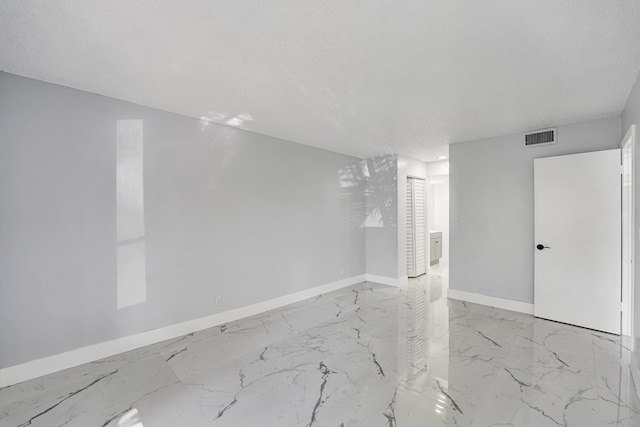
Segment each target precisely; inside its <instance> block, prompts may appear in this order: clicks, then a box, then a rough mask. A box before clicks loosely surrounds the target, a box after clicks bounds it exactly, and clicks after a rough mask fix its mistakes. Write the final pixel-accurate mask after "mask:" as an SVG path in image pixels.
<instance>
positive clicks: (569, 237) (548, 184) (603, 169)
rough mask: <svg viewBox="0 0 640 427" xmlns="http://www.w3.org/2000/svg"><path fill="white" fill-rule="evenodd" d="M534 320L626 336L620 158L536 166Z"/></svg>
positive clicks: (589, 157)
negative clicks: (623, 327)
mask: <svg viewBox="0 0 640 427" xmlns="http://www.w3.org/2000/svg"><path fill="white" fill-rule="evenodd" d="M534 185H535V245H536V248H535V249H534V252H535V279H534V283H535V292H534V314H535V315H536V316H537V317H542V318H545V319H550V320H556V321H559V322H564V323H569V324H572V325H577V326H583V327H586V328H591V329H596V330H600V331H605V332H611V333H614V334H619V333H620V295H621V292H620V259H621V258H620V245H621V242H620V215H621V208H620V203H621V196H620V150H619V149H616V150H606V151H597V152H592V153H581V154H573V155H568V156H559V157H549V158H544V159H535V160H534Z"/></svg>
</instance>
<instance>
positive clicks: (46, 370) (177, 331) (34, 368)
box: [0, 274, 368, 388]
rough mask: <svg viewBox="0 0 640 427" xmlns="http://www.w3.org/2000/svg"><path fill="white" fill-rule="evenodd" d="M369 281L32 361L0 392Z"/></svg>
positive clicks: (0, 378) (4, 379) (3, 377)
mask: <svg viewBox="0 0 640 427" xmlns="http://www.w3.org/2000/svg"><path fill="white" fill-rule="evenodd" d="M365 280H368V279H366V275H365V274H360V275H358V276H353V277H349V278H347V279H342V280H338V281H336V282H332V283H327V284H325V285H321V286H316V287H314V288H311V289H306V290H304V291H300V292H295V293H293V294H289V295H284V296H281V297H278V298H273V299H270V300H267V301H262V302H259V303H256V304H251V305H247V306H245V307H240V308H236V309H233V310H229V311H224V312H222V313H216V314H212V315H210V316H205V317H201V318H199V319H194V320H189V321H186V322H182V323H177V324H175V325H170V326H165V327H162V328H158V329H154V330H151V331H147V332H142V333H139V334H136V335H129V336H126V337H122V338H118V339H115V340H112V341H106V342H102V343H99V344H94V345H90V346H87V347H82V348H79V349H76V350H71V351H67V352H65V353H60V354H55V355H52V356H47V357H44V358H42V359H37V360H32V361H30V362H25V363H22V364H19V365H15V366H10V367H8V368H3V369H0V388H2V387H6V386H10V385H13V384H17V383H21V382H23V381H27V380H30V379H33V378H37V377H40V376H42V375H47V374H51V373H53V372H57V371H62V370H64V369H68V368H72V367H74V366H78V365H82V364H85V363H89V362H93V361H95V360H99V359H103V358H105V357H110V356H114V355H116V354H120V353H123V352H125V351H130V350H135V349H136V348H140V347H144V346H146V345H150V344H155V343H158V342H162V341H164V340H168V339H172V338H177V337H180V336H182V335H186V334H190V333H192V332H197V331H201V330H203V329H207V328H211V327H214V326H218V325H222V324H224V323H228V322H232V321H234V320H238V319H242V318H245V317H249V316H253V315H255V314H259V313H263V312H265V311H269V310H273V309H276V308H279V307H283V306H285V305H289V304H293V303H296V302H299V301H302V300H305V299H307V298H312V297H315V296H317V295H321V294H325V293H327V292H331V291H335V290H338V289H342V288H345V287H347V286H352V285H355V284H357V283H361V282H364V281H365Z"/></svg>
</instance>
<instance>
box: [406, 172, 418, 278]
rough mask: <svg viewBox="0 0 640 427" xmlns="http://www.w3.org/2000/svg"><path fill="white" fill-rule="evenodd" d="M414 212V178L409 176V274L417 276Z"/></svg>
mask: <svg viewBox="0 0 640 427" xmlns="http://www.w3.org/2000/svg"><path fill="white" fill-rule="evenodd" d="M413 214H414V212H413V179H411V178H407V276H409V277H416V255H415V254H416V251H415V245H414V241H413V238H414V236H415V233H414V223H413Z"/></svg>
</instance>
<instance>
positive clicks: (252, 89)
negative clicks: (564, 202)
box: [0, 0, 640, 161]
mask: <svg viewBox="0 0 640 427" xmlns="http://www.w3.org/2000/svg"><path fill="white" fill-rule="evenodd" d="M0 69H2V70H4V71H8V72H11V73H16V74H19V75H23V76H28V77H34V78H36V79H40V80H45V81H49V82H54V83H58V84H61V85H65V86H69V87H73V88H78V89H83V90H86V91H90V92H95V93H98V94H103V95H107V96H112V97H115V98H120V99H124V100H127V101H132V102H135V103H139V104H142V105H147V106H152V107H156V108H160V109H163V110H167V111H172V112H176V113H181V114H185V115H188V116H192V117H198V118H200V117H208V118H209V119H211V120H213V121H216V122H219V123H226V124H228V125H231V126H238V127H242V128H244V129H249V130H251V131H254V132H259V133H263V134H267V135H272V136H276V137H280V138H284V139H288V140H291V141H295V142H299V143H303V144H307V145H311V146H317V147H321V148H325V149H328V150H332V151H337V152H342V153H347V154H353V155H359V156H368V155H372V154H379V153H388V152H395V153H399V154H402V155H405V156H409V157H414V158H417V159H422V160H426V161H431V160H435V159H436V158H437V156H438V155H442V154H446V152H447V143H449V142H457V141H465V140H472V139H478V138H483V137H488V136H494V135H501V134H506V133H512V132H519V131H523V130H531V129H537V128H543V127H547V126H550V125H558V124H565V123H571V122H577V121H584V120H590V119H594V118H601V117H606V116H611V115H616V114H619V113H620V111H621V110H622V108H623V107H624V103H625V101H626V99H627V96H628V95H629V92H630V90H631V87H632V85H633V82H634V81H635V79H636V76H637V73H638V70H639V69H640V1H637V0H633V1H626V0H616V1H611V0H598V1H596V0H571V1H569V0H567V1H564V0H535V1H534V0H531V1H513V0H511V1H507V0H504V1H497V0H491V1H490V0H486V1H478V0H438V1H436V0H420V1H418V0H416V1H397V0H388V1H380V0H377V1H349V0H340V1H337V0H333V1H332V0H329V1H301V0H282V1H277V0H276V1H264V0H250V1H246V0H219V1H218V0H191V1H175V0H160V1H157V0H154V1H151V0H135V1H132V0H109V1H104V0H63V1H51V0H2V1H0ZM0 96H1V94H0Z"/></svg>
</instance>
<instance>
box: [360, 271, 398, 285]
mask: <svg viewBox="0 0 640 427" xmlns="http://www.w3.org/2000/svg"><path fill="white" fill-rule="evenodd" d="M364 276H365V280H366V281H367V282H375V283H380V284H382V285H388V286H394V287H396V288H399V287H402V286H406V284H407V277H406V276H405V277H398V278H393V277H386V276H378V275H376V274H369V273H367V274H365V275H364Z"/></svg>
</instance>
